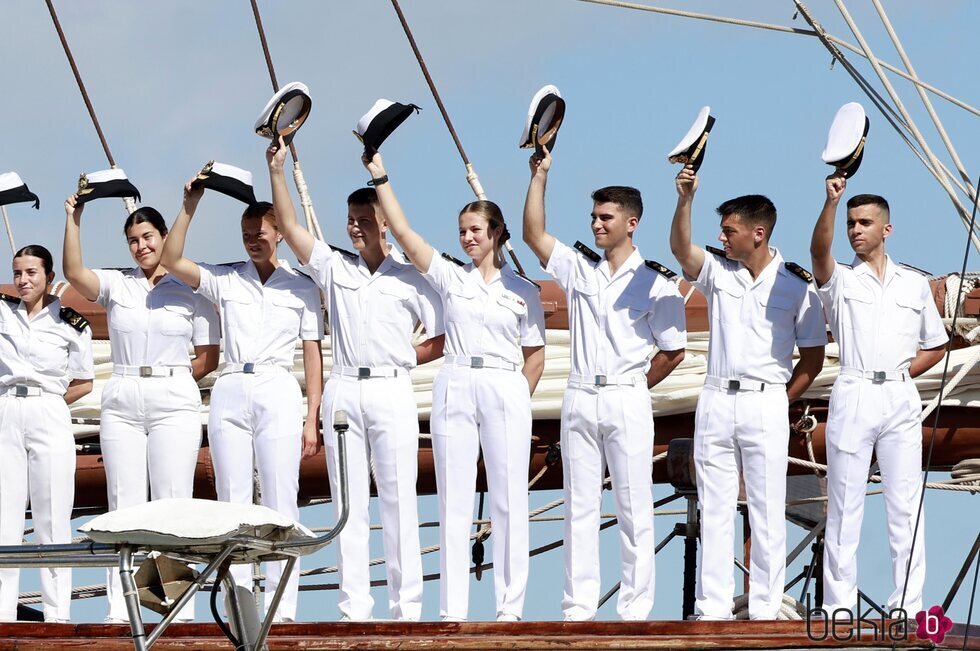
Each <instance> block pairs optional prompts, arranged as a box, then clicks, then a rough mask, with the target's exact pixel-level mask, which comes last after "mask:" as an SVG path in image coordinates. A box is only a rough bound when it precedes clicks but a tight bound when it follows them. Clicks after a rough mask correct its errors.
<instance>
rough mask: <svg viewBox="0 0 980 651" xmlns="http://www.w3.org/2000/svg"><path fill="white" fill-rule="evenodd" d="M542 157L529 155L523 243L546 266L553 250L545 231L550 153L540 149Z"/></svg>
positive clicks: (553, 246) (553, 240) (549, 235)
mask: <svg viewBox="0 0 980 651" xmlns="http://www.w3.org/2000/svg"><path fill="white" fill-rule="evenodd" d="M541 150H542V151H543V152H544V155H543V156H538V155H537V154H536V153H535V154H531V159H530V160H529V161H528V164H529V165H530V167H531V182H530V184H528V186H527V198H526V199H525V200H524V243H525V244H527V245H528V246H529V247H530V248H531V251H533V252H534V255H535V256H536V257H537V258H538V261H539V262H540V263H541V264H542V265H547V264H548V260H550V259H551V253H552V252H553V251H554V250H555V238H554V236H553V235H551V234H550V233H548V232H547V231H546V230H545V217H544V193H545V190H546V189H547V187H548V172H549V171H550V170H551V152H549V151H548V148H547V147H542V148H541Z"/></svg>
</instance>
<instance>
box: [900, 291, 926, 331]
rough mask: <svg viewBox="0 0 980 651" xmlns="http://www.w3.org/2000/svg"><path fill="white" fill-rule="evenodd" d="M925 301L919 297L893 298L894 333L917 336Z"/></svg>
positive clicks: (904, 296) (901, 296)
mask: <svg viewBox="0 0 980 651" xmlns="http://www.w3.org/2000/svg"><path fill="white" fill-rule="evenodd" d="M925 306H926V304H925V301H923V300H922V297H921V296H915V295H912V296H909V295H902V294H899V295H898V296H896V297H895V313H894V319H893V320H892V324H893V327H894V328H895V331H896V332H901V333H903V334H909V335H912V334H918V332H919V330H920V325H921V324H922V310H923V309H925Z"/></svg>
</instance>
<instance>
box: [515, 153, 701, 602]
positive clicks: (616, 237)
mask: <svg viewBox="0 0 980 651" xmlns="http://www.w3.org/2000/svg"><path fill="white" fill-rule="evenodd" d="M551 161H552V158H551V155H550V154H549V153H548V151H547V149H544V150H543V155H542V156H539V155H537V154H535V155H533V156H532V157H531V163H530V164H531V183H530V186H529V187H528V191H527V202H526V203H525V206H524V241H525V242H527V244H528V246H529V247H531V250H532V251H534V254H535V255H536V256H537V258H538V260H540V261H541V264H542V265H544V266H545V269H546V271H547V272H548V273H549V274H551V275H552V276H554V278H555V280H557V281H558V285H559V286H560V287H561V288H562V289H563V290H564V291H565V293H566V294H567V295H568V321H569V330H570V331H571V332H570V334H571V374H570V375H569V378H568V389H567V390H566V392H565V399H564V401H563V403H562V409H561V456H562V472H563V475H564V493H565V535H564V541H565V594H564V598H563V599H562V610H563V612H564V614H565V619H566V620H567V621H568V620H590V619H593V618H594V617H595V614H596V610H597V608H598V605H599V515H600V505H601V502H602V484H603V479H604V477H605V469H606V466H607V465H608V467H609V474H610V477H611V479H612V489H613V496H614V498H615V504H616V509H615V510H616V516H617V518H618V519H619V529H620V536H619V541H620V554H621V560H622V578H621V581H622V583H621V587H620V590H619V597H618V600H617V604H616V610H617V612H618V613H619V616H620V617H621V618H622V619H624V620H640V619H646V617H647V616H648V615H649V613H650V609H651V608H652V607H653V597H654V555H653V549H654V547H655V546H656V541H655V540H654V538H653V494H652V471H653V468H652V463H653V409H652V404H651V399H650V391H649V389H650V387H652V386H654V385H656V384H657V383H658V382H660V381H661V380H663V379H664V378H665V377H667V375H668V374H669V373H670V372H671V371H672V370H673V369H674V368H675V367H676V366H677V365H678V364H679V363H680V362H681V360H683V359H684V348H685V346H686V345H687V331H686V330H685V323H684V300H683V299H682V298H681V295H680V293H679V292H678V291H677V284H676V283H675V282H674V281H673V278H674V276H675V275H676V274H674V273H673V272H672V271H670V270H668V269H667V268H666V267H664V266H663V265H661V264H659V263H657V262H653V261H644V260H643V258H642V257H641V256H640V252H639V250H638V249H637V248H636V246H634V244H633V233H634V231H635V230H636V228H637V224H638V223H639V221H640V216H641V215H642V213H643V202H642V200H641V198H640V193H639V191H638V190H636V189H635V188H629V187H620V186H613V187H608V188H602V189H600V190H596V191H595V192H594V193H593V194H592V200H593V202H594V203H593V207H592V233H593V235H594V236H595V243H596V246H598V247H599V248H600V249H602V251H603V253H604V254H605V255H602V256H600V255H599V254H598V253H596V252H595V251H593V250H592V249H590V248H589V247H587V246H585V245H584V244H582V243H581V242H576V243H575V247H574V249H573V248H571V247H568V246H566V245H565V244H562V243H561V242H559V241H557V240H556V239H555V238H554V237H553V236H552V235H550V234H549V233H548V232H546V231H545V210H544V195H545V186H546V184H547V180H548V170H549V169H550V168H551ZM655 346H656V348H658V349H659V350H656V351H655V348H654V347H655ZM654 353H656V354H654Z"/></svg>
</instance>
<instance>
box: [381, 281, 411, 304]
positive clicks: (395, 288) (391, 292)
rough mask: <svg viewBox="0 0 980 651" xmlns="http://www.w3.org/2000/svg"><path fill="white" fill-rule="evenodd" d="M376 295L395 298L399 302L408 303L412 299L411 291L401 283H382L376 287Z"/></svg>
mask: <svg viewBox="0 0 980 651" xmlns="http://www.w3.org/2000/svg"><path fill="white" fill-rule="evenodd" d="M378 293H380V294H384V295H385V296H390V297H392V298H396V299H398V300H400V301H408V300H411V298H412V292H411V290H410V289H409V288H408V287H406V286H405V285H402V284H401V283H384V284H381V285H378Z"/></svg>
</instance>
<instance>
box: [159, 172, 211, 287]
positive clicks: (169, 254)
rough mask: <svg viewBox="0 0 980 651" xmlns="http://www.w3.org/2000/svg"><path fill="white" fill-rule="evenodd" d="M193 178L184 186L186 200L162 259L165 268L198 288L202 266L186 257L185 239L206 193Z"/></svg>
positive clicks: (189, 284)
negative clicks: (195, 184)
mask: <svg viewBox="0 0 980 651" xmlns="http://www.w3.org/2000/svg"><path fill="white" fill-rule="evenodd" d="M192 183H193V179H191V180H190V181H188V182H187V185H185V186H184V201H183V203H182V204H181V206H180V213H178V215H177V219H175V220H174V224H173V226H171V227H170V232H169V233H168V234H167V240H166V241H165V242H164V244H163V253H162V254H161V256H160V261H161V263H162V264H163V266H164V268H165V269H166V270H167V271H169V272H170V273H172V274H173V275H174V276H176V277H177V278H179V279H180V280H181V281H183V282H184V283H186V284H187V285H188V286H190V288H191V289H197V288H198V287H200V286H201V268H200V267H198V266H197V263H196V262H194V261H193V260H188V259H187V258H185V257H184V240H185V239H186V238H187V227H188V226H190V224H191V218H192V217H193V216H194V211H196V210H197V204H198V203H200V201H201V197H202V196H203V195H204V188H202V187H194V186H193V185H192Z"/></svg>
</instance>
